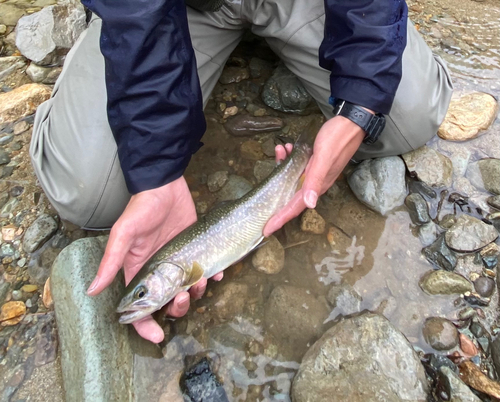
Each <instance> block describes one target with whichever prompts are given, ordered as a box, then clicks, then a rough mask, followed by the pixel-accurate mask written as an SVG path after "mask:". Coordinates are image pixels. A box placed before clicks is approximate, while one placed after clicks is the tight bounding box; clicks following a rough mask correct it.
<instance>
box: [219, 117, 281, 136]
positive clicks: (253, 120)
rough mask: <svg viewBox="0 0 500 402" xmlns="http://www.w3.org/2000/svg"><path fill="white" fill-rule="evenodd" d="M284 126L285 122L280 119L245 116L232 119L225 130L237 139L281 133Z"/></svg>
mask: <svg viewBox="0 0 500 402" xmlns="http://www.w3.org/2000/svg"><path fill="white" fill-rule="evenodd" d="M283 126H284V123H283V120H281V119H280V118H278V117H271V116H260V117H256V116H250V115H244V114H241V115H237V116H234V117H231V118H229V119H228V120H227V122H226V123H225V124H224V128H225V129H226V130H227V131H228V133H229V134H231V135H233V136H235V137H245V136H251V135H255V134H262V133H269V132H273V131H279V130H281V129H282V128H283Z"/></svg>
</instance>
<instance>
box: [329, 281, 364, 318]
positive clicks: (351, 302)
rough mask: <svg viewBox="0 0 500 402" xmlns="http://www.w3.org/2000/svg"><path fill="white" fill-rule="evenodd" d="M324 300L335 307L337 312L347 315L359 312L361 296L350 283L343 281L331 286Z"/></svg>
mask: <svg viewBox="0 0 500 402" xmlns="http://www.w3.org/2000/svg"><path fill="white" fill-rule="evenodd" d="M326 300H328V303H330V306H332V308H334V309H337V312H338V314H342V315H349V314H354V313H358V312H359V310H360V308H361V301H362V298H361V296H360V295H359V293H358V292H356V290H354V288H353V287H352V286H351V285H348V284H347V283H344V284H342V285H340V286H334V287H332V288H331V289H330V290H329V292H328V295H327V296H326Z"/></svg>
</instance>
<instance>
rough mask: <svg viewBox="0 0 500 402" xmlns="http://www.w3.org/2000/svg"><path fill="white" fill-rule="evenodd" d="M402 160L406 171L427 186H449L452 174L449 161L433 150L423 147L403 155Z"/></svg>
mask: <svg viewBox="0 0 500 402" xmlns="http://www.w3.org/2000/svg"><path fill="white" fill-rule="evenodd" d="M403 159H404V161H405V163H406V167H407V168H408V170H409V171H410V172H411V173H415V174H416V175H417V177H418V178H419V180H421V181H423V182H424V183H427V184H428V185H429V186H431V187H450V186H451V183H452V173H453V166H452V164H451V161H450V160H449V159H448V158H447V157H446V156H444V155H442V154H440V153H439V152H437V151H435V150H434V149H432V148H429V147H428V146H426V145H424V146H423V147H421V148H419V149H417V150H415V151H411V152H408V153H406V154H404V155H403Z"/></svg>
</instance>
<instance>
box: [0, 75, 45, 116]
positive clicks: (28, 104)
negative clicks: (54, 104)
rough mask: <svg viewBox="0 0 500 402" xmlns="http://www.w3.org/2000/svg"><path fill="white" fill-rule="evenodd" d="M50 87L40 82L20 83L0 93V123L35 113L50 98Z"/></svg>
mask: <svg viewBox="0 0 500 402" xmlns="http://www.w3.org/2000/svg"><path fill="white" fill-rule="evenodd" d="M50 93H51V89H50V88H49V87H47V86H45V85H40V84H26V85H22V86H20V87H18V88H16V89H14V90H12V91H10V92H7V93H2V94H0V124H2V123H10V122H14V121H16V120H19V119H21V118H23V117H25V116H28V115H30V114H33V113H35V111H36V108H37V107H38V106H39V105H40V104H41V103H42V102H44V101H46V100H47V99H49V98H50Z"/></svg>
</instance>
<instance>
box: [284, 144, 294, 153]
mask: <svg viewBox="0 0 500 402" xmlns="http://www.w3.org/2000/svg"><path fill="white" fill-rule="evenodd" d="M285 149H286V154H287V155H290V154H291V153H292V151H293V144H290V143H286V144H285Z"/></svg>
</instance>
